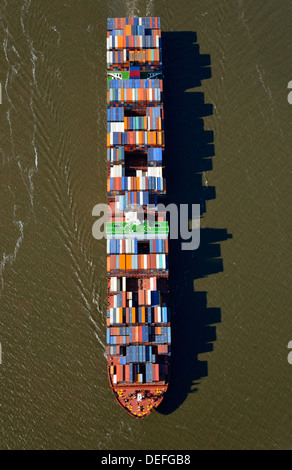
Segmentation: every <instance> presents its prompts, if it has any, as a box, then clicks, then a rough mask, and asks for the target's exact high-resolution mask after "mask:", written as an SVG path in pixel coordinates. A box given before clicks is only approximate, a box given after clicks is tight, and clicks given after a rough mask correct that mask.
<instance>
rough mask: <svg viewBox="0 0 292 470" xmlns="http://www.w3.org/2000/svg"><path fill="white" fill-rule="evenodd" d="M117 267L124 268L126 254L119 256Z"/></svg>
mask: <svg viewBox="0 0 292 470" xmlns="http://www.w3.org/2000/svg"><path fill="white" fill-rule="evenodd" d="M119 269H126V255H120V256H119Z"/></svg>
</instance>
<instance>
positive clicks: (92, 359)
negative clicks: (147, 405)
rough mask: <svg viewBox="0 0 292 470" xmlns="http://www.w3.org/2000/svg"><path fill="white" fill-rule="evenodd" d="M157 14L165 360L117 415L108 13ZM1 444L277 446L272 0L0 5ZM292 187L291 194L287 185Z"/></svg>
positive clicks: (285, 287) (288, 108) (285, 65)
mask: <svg viewBox="0 0 292 470" xmlns="http://www.w3.org/2000/svg"><path fill="white" fill-rule="evenodd" d="M115 16H117V17H119V16H160V17H161V27H162V31H163V55H164V65H165V69H164V76H165V79H164V83H165V126H166V148H167V158H168V164H167V188H168V197H169V201H170V202H174V203H188V204H191V203H200V204H201V214H202V218H201V244H200V248H199V249H198V250H195V251H193V252H186V251H181V249H180V243H179V242H177V241H174V240H173V241H171V243H170V259H169V264H170V288H171V305H170V307H171V310H172V315H173V318H172V326H173V328H172V341H173V349H172V351H173V355H172V369H171V382H170V387H169V392H168V394H167V395H166V397H165V399H164V401H163V403H162V405H161V407H160V408H159V409H158V410H157V411H155V412H153V414H152V415H151V416H149V417H148V418H146V419H145V420H142V421H136V420H134V419H133V418H131V417H129V416H128V415H127V414H126V412H124V410H122V409H121V408H120V407H119V406H118V405H117V404H116V402H115V400H114V397H113V395H112V392H111V390H110V388H109V384H108V378H107V371H106V358H105V324H106V322H105V320H106V308H107V298H106V295H107V294H106V256H105V250H106V245H105V241H104V240H101V241H97V240H95V239H94V238H93V236H92V232H91V230H92V224H93V222H94V219H93V217H92V215H91V212H92V208H93V207H94V205H95V204H98V203H101V202H106V43H105V37H106V18H107V17H115ZM0 21H1V27H0V48H1V50H0V83H1V91H2V95H1V96H2V104H1V105H0V345H1V349H0V351H1V364H0V384H1V385H0V387H1V388H0V397H1V399H0V448H1V449H103V450H105V449H109V450H110V449H125V450H129V449H146V450H148V449H157V450H159V449H178V450H179V449H289V448H291V446H292V426H291V421H292V420H291V418H292V394H291V385H292V365H290V364H289V362H288V353H289V349H288V343H289V341H291V340H292V321H291V304H292V292H291V273H292V267H291V261H292V260H291V230H292V191H291V149H292V129H291V125H292V105H290V104H289V103H288V100H287V96H288V92H289V90H288V89H287V87H288V83H289V81H291V80H292V60H291V53H292V43H291V26H292V23H291V21H292V2H291V1H289V0H267V1H265V0H238V1H236V0H213V1H211V0H196V1H195V0H152V1H151V0H136V1H134V0H132V1H130V0H129V1H127V0H125V1H123V0H116V1H111V0H109V1H101V0H78V1H77V0H76V1H70V0H51V1H47V0H1V2H0ZM289 188H290V189H289Z"/></svg>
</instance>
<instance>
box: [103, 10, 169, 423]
mask: <svg viewBox="0 0 292 470" xmlns="http://www.w3.org/2000/svg"><path fill="white" fill-rule="evenodd" d="M161 54H162V50H161V29H160V18H158V17H151V18H150V17H147V18H137V17H128V18H108V19H107V165H108V179H107V196H108V207H109V213H108V219H107V224H106V236H107V289H108V309H107V361H108V377H109V382H110V386H111V389H112V391H113V393H114V396H115V398H116V400H117V401H118V403H119V404H120V405H121V406H122V407H123V408H124V409H125V410H126V411H127V412H128V413H129V414H130V415H131V416H133V417H135V418H143V417H145V416H147V415H149V414H150V413H151V411H152V410H153V409H155V408H157V406H158V405H159V404H160V402H161V401H162V399H163V396H164V395H165V392H166V390H167V387H168V383H169V362H170V345H171V329H170V321H169V310H168V233H169V227H168V222H167V219H166V212H165V210H162V209H163V207H162V206H159V204H161V205H162V204H165V196H166V188H165V178H164V168H165V166H164V163H165V161H164V160H165V159H164V147H165V145H164V109H163V75H162V55H161ZM161 207H162V209H161Z"/></svg>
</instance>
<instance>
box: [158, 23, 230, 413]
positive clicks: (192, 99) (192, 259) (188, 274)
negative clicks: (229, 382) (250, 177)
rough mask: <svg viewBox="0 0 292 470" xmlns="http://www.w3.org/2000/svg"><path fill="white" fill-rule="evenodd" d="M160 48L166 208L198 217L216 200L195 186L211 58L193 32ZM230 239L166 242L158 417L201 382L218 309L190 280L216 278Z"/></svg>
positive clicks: (201, 168) (202, 159) (210, 141)
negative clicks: (166, 311)
mask: <svg viewBox="0 0 292 470" xmlns="http://www.w3.org/2000/svg"><path fill="white" fill-rule="evenodd" d="M162 43H163V63H164V109H165V139H166V151H165V155H166V163H167V164H166V183H167V198H168V199H167V203H175V204H177V205H179V204H189V205H191V204H200V206H201V216H202V215H203V214H204V213H205V212H206V201H207V200H210V199H215V197H216V192H215V187H210V186H206V184H204V181H202V176H203V175H204V172H207V171H210V170H212V157H214V156H215V147H214V134H213V131H210V130H205V129H204V117H206V116H210V115H212V114H213V106H212V105H211V104H206V103H205V99H204V93H203V92H202V91H201V90H198V88H199V87H201V86H202V81H203V80H208V79H211V77H212V73H211V58H210V55H208V54H200V49H199V45H198V44H197V36H196V33H194V32H165V33H162ZM190 89H192V90H190ZM193 89H194V90H193ZM187 90H190V91H187ZM230 237H231V235H229V234H228V233H227V229H216V228H203V229H201V231H200V247H199V248H198V249H197V250H195V251H183V250H181V240H170V243H169V273H170V277H169V288H170V302H169V305H170V308H171V312H172V317H171V322H172V357H171V368H170V384H169V387H168V391H167V394H166V395H165V397H164V399H163V401H162V403H161V405H160V406H159V408H158V412H160V413H162V414H169V413H172V412H173V411H174V410H175V409H177V408H178V407H179V406H180V405H181V404H182V403H183V402H184V400H185V399H186V398H187V396H188V394H189V393H193V392H195V391H197V390H198V384H199V383H200V380H201V378H202V377H206V376H207V375H208V364H207V361H202V360H200V359H199V355H200V354H202V353H205V352H208V351H212V350H213V343H214V341H216V324H218V323H219V322H220V321H221V310H220V308H219V306H218V307H217V308H208V306H207V292H198V291H195V290H194V287H195V283H196V279H199V278H203V277H205V276H208V275H212V274H216V273H219V272H221V271H223V260H222V258H221V248H220V243H221V242H223V241H224V240H227V239H228V238H230Z"/></svg>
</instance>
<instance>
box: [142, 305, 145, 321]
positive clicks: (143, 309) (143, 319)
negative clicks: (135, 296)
mask: <svg viewBox="0 0 292 470" xmlns="http://www.w3.org/2000/svg"><path fill="white" fill-rule="evenodd" d="M142 323H145V307H142Z"/></svg>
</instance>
